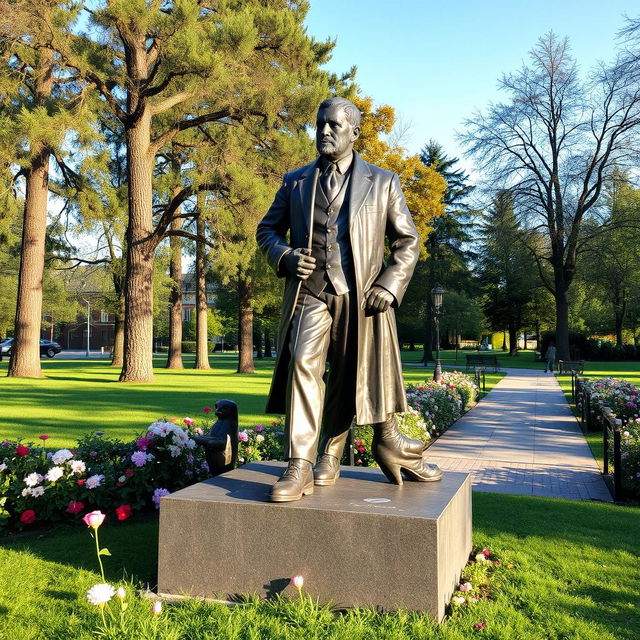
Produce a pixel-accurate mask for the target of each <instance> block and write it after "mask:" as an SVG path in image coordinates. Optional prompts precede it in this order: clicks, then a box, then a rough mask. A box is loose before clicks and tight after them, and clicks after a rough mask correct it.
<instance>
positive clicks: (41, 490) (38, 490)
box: [31, 486, 44, 498]
mask: <svg viewBox="0 0 640 640" xmlns="http://www.w3.org/2000/svg"><path fill="white" fill-rule="evenodd" d="M43 493H44V487H42V486H40V487H33V489H31V495H32V496H33V497H34V498H39V497H40V496H41V495H42V494H43Z"/></svg>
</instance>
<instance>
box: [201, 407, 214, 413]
mask: <svg viewBox="0 0 640 640" xmlns="http://www.w3.org/2000/svg"><path fill="white" fill-rule="evenodd" d="M203 411H204V412H205V413H211V411H212V409H211V407H205V408H204V409H203Z"/></svg>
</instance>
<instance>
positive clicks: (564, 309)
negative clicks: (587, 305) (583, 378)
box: [555, 285, 571, 360]
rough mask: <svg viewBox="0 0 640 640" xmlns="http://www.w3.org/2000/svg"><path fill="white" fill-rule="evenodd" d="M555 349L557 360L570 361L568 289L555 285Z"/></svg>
mask: <svg viewBox="0 0 640 640" xmlns="http://www.w3.org/2000/svg"><path fill="white" fill-rule="evenodd" d="M555 299H556V349H557V357H556V359H557V360H571V357H570V353H569V296H568V287H563V288H562V289H561V288H559V287H558V286H557V285H556V292H555Z"/></svg>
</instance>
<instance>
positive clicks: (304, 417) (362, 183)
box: [257, 98, 442, 502]
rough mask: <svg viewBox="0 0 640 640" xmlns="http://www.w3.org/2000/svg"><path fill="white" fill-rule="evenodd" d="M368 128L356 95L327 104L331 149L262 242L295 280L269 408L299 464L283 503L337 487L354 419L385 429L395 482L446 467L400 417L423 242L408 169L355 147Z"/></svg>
mask: <svg viewBox="0 0 640 640" xmlns="http://www.w3.org/2000/svg"><path fill="white" fill-rule="evenodd" d="M359 135H360V112H359V110H358V108H357V107H356V106H355V105H354V104H353V103H352V102H350V101H349V100H346V99H344V98H329V99H328V100H325V101H324V102H322V104H321V105H320V107H319V109H318V117H317V122H316V146H317V149H318V152H319V154H320V157H319V158H317V159H316V160H315V161H314V162H312V163H311V164H310V165H308V166H306V167H302V168H301V169H297V170H296V171H292V172H291V173H288V174H287V175H285V177H284V180H283V182H282V186H281V187H280V189H279V190H278V192H277V194H276V197H275V200H274V202H273V204H272V205H271V207H270V209H269V211H268V212H267V214H266V215H265V217H264V218H263V220H262V221H261V222H260V224H259V225H258V232H257V240H258V244H259V245H260V248H261V249H262V251H264V253H265V254H266V256H267V258H268V260H269V263H270V264H271V265H272V267H273V268H274V269H275V271H276V273H277V274H278V276H281V277H285V278H286V285H285V293H284V305H283V310H282V319H281V323H280V329H279V342H278V345H279V349H278V357H277V361H276V367H275V371H274V375H273V380H272V383H271V391H270V395H269V400H268V403H267V412H269V413H283V412H284V413H285V414H286V423H285V430H286V444H285V455H286V458H287V459H288V460H289V465H288V467H287V470H286V471H285V473H284V474H283V476H282V477H281V478H280V480H278V482H276V484H275V485H274V486H273V488H272V490H271V495H270V498H271V500H273V501H274V502H287V501H291V500H299V499H300V498H301V497H302V496H303V495H307V494H311V493H313V487H314V481H315V484H316V485H331V484H334V483H335V481H336V479H337V478H338V476H339V475H340V458H341V457H342V452H343V450H344V446H345V442H346V440H347V436H348V433H349V428H350V426H351V423H352V422H353V420H354V418H355V422H356V424H373V425H374V440H373V446H372V453H373V456H374V458H375V460H376V461H377V462H378V464H379V465H380V467H381V468H382V471H383V472H384V473H385V475H386V476H387V478H388V479H389V480H390V481H391V482H393V483H396V484H402V477H403V475H404V477H405V478H407V479H411V480H420V481H432V480H439V479H440V478H441V475H442V474H441V472H440V470H439V469H438V468H437V467H436V466H435V465H428V464H427V463H425V462H424V461H423V458H422V454H423V448H424V447H423V444H422V442H420V441H418V440H412V439H409V438H407V437H405V436H403V435H402V434H401V433H400V432H399V431H398V430H397V427H396V424H395V420H394V418H393V416H394V414H395V413H397V412H403V411H406V410H407V401H406V397H405V393H404V384H403V379H402V365H401V362H400V350H399V348H398V338H397V333H396V324H395V317H394V312H393V308H394V307H397V306H398V305H399V304H400V302H401V300H402V296H403V294H404V292H405V290H406V288H407V285H408V284H409V280H410V279H411V275H412V274H413V270H414V268H415V265H416V262H417V260H418V255H419V250H420V248H419V239H418V234H417V232H416V228H415V225H414V223H413V220H412V218H411V214H410V213H409V210H408V209H407V205H406V203H405V199H404V196H403V194H402V191H401V189H400V182H399V179H398V176H397V175H395V174H394V173H391V172H390V171H386V170H385V169H381V168H380V167H376V166H375V165H372V164H369V163H367V162H365V161H364V160H362V158H361V157H360V156H359V155H358V154H357V153H356V152H355V151H354V150H353V144H354V142H355V141H356V140H357V139H358V136H359ZM385 237H386V238H388V241H389V249H390V255H389V257H388V260H387V263H386V264H385V261H384V253H385ZM327 361H329V365H330V366H329V375H328V379H327V382H326V391H325V369H326V364H327ZM321 433H322V441H321V442H320V447H319V450H318V442H319V440H320V435H321ZM318 453H319V458H318V459H317V463H316V464H315V467H313V465H314V463H315V462H316V456H317V454H318Z"/></svg>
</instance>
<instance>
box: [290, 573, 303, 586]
mask: <svg viewBox="0 0 640 640" xmlns="http://www.w3.org/2000/svg"><path fill="white" fill-rule="evenodd" d="M291 584H292V585H293V586H294V587H295V588H296V589H302V585H303V584H304V578H303V577H302V576H293V578H291Z"/></svg>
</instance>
